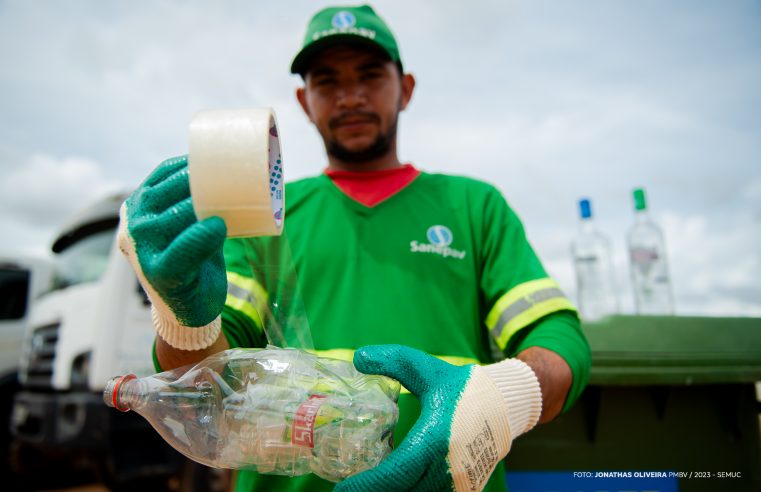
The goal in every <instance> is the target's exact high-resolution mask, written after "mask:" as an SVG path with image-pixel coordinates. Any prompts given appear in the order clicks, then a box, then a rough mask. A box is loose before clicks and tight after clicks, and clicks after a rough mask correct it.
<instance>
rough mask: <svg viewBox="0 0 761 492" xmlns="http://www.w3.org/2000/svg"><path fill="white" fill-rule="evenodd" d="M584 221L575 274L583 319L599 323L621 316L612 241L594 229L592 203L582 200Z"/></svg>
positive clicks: (574, 249) (575, 249) (576, 244)
mask: <svg viewBox="0 0 761 492" xmlns="http://www.w3.org/2000/svg"><path fill="white" fill-rule="evenodd" d="M579 213H580V218H581V221H580V222H579V230H578V233H577V235H576V237H575V239H574V241H573V244H572V246H571V251H572V253H573V263H574V268H575V271H576V293H577V300H578V304H579V312H580V314H581V318H582V319H583V320H585V321H597V320H599V319H601V318H604V317H605V316H608V315H610V314H615V313H617V312H618V295H617V289H616V285H615V277H614V274H613V259H612V250H611V245H610V241H609V240H608V238H607V237H606V236H605V235H604V234H602V233H601V232H600V231H599V230H597V228H596V227H595V224H594V220H593V219H592V203H591V201H590V200H589V199H588V198H583V199H581V200H579Z"/></svg>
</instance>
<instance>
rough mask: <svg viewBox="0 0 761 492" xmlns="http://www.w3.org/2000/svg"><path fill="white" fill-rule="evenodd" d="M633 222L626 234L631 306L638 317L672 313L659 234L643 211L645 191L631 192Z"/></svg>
mask: <svg viewBox="0 0 761 492" xmlns="http://www.w3.org/2000/svg"><path fill="white" fill-rule="evenodd" d="M632 195H633V198H634V209H635V213H636V216H635V221H634V224H633V225H632V226H631V228H630V229H629V232H628V234H627V245H628V249H629V262H630V265H631V276H632V288H633V290H634V304H635V308H636V311H637V313H638V314H665V315H670V314H673V313H674V300H673V295H672V292H671V278H670V276H669V269H668V262H667V260H666V242H665V240H664V238H663V232H661V229H660V227H658V225H657V224H655V222H653V221H652V219H651V218H650V215H649V214H648V212H647V202H646V200H645V190H644V189H642V188H637V189H635V190H634V192H633V194H632Z"/></svg>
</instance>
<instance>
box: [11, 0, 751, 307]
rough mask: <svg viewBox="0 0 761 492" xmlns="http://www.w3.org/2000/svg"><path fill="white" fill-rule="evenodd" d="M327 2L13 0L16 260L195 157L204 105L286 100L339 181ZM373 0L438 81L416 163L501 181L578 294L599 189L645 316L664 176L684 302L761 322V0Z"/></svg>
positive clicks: (305, 144) (288, 120)
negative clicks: (324, 68) (634, 233)
mask: <svg viewBox="0 0 761 492" xmlns="http://www.w3.org/2000/svg"><path fill="white" fill-rule="evenodd" d="M326 3H327V2H315V1H310V2H308V1H289V2H245V1H220V2H213V3H212V2H201V1H184V2H180V1H133V2H119V3H117V2H110V3H106V2H95V1H69V2H54V1H36V2H23V1H18V0H17V1H8V0H5V1H0V94H2V96H0V97H1V98H2V99H0V101H2V111H0V233H1V236H0V237H2V239H1V240H0V254H6V255H7V254H17V253H21V252H23V253H24V254H42V253H43V252H44V251H45V248H46V247H47V245H48V243H49V242H50V240H51V239H52V237H53V235H54V233H55V229H56V227H57V226H58V225H60V223H61V222H62V221H63V220H65V218H66V217H68V216H69V215H70V214H71V213H72V212H74V211H75V210H76V209H78V208H80V207H82V206H84V205H85V204H86V203H87V202H88V201H89V200H92V199H93V198H96V197H98V196H100V195H101V194H102V193H104V192H106V191H108V190H113V189H120V188H133V187H134V186H136V185H137V184H138V183H139V181H140V180H141V179H142V178H143V177H144V176H145V175H146V174H147V173H148V172H149V171H150V170H151V169H152V168H153V167H154V166H155V165H157V164H158V163H159V162H160V161H161V160H163V159H164V158H166V157H169V156H173V155H177V154H182V153H185V152H186V149H187V125H188V123H189V121H190V118H191V117H192V115H193V114H194V113H195V112H196V111H198V110H201V109H212V108H238V107H250V106H271V107H273V108H274V109H275V111H276V112H277V116H278V123H279V126H280V130H281V135H282V139H283V152H284V158H285V164H286V176H287V177H288V178H289V179H295V178H298V177H301V176H306V175H310V174H314V173H317V172H320V170H321V169H322V168H323V167H324V165H325V157H324V154H323V151H322V144H321V142H320V140H319V138H318V137H317V135H316V133H315V131H314V130H313V129H312V128H311V127H310V126H309V123H308V121H307V120H306V118H305V117H304V116H303V115H302V114H301V112H300V109H299V108H298V106H297V104H296V102H295V99H294V96H293V92H294V90H295V88H296V87H297V86H298V84H299V79H298V78H297V77H293V76H290V75H289V74H288V67H289V64H290V61H291V58H292V56H293V54H295V52H296V50H297V49H298V46H299V43H300V41H301V37H302V35H303V29H304V26H305V24H306V22H307V20H308V18H309V17H310V15H311V14H312V13H313V12H314V11H315V10H316V9H317V8H318V7H319V6H320V5H322V4H326ZM373 5H374V6H375V7H376V9H377V10H378V11H379V13H380V14H381V15H382V16H383V17H384V18H385V19H386V20H387V21H388V23H389V24H390V25H391V27H392V29H393V31H394V32H395V34H396V36H397V38H398V40H399V43H400V45H401V50H402V56H403V58H404V62H405V65H406V68H407V69H409V70H410V71H411V72H413V73H414V74H415V75H416V77H417V81H418V86H417V92H416V94H415V97H414V99H413V102H412V104H411V105H410V107H409V108H408V110H407V111H406V112H405V114H404V115H403V116H402V119H401V123H400V154H401V158H402V159H404V160H406V161H410V162H413V163H414V164H415V165H416V166H418V167H420V168H421V169H424V170H427V171H432V172H448V173H456V174H465V175H469V176H472V177H476V178H481V179H484V180H486V181H489V182H491V183H493V184H495V185H497V186H498V187H499V188H500V189H501V190H502V191H503V192H504V193H505V195H506V197H507V199H508V201H509V202H510V203H511V205H512V206H513V207H514V208H515V209H516V210H517V212H518V213H519V214H520V215H521V217H522V218H523V220H524V222H525V225H526V228H527V230H528V234H529V237H530V239H531V240H532V243H533V244H534V246H535V248H536V249H537V251H538V252H539V253H540V256H541V257H542V259H543V260H544V262H545V265H546V267H547V268H548V270H549V271H550V272H551V273H552V274H553V275H555V276H556V277H557V278H558V280H559V281H560V282H561V285H563V287H564V288H565V289H566V290H567V291H568V292H569V293H570V294H571V295H573V294H574V291H575V286H574V275H573V270H572V264H571V258H570V253H569V244H570V241H571V239H572V237H573V235H574V233H575V230H576V227H577V213H576V201H577V200H578V198H580V197H589V198H591V199H592V201H593V206H594V209H595V213H596V220H597V222H598V225H599V228H600V229H601V230H602V231H603V232H605V233H606V234H607V235H608V236H609V237H610V238H611V240H612V241H613V245H614V249H615V256H616V258H615V260H616V267H617V272H618V277H619V278H618V280H619V285H620V291H621V292H620V294H621V301H622V304H623V307H624V309H625V310H631V304H632V303H631V294H630V289H629V287H628V266H627V263H626V256H625V252H624V239H623V238H624V235H625V231H626V228H627V227H628V225H629V224H630V223H631V221H632V218H633V214H632V210H631V198H630V193H631V189H632V188H634V187H636V186H645V187H646V188H647V190H648V195H649V199H650V204H651V208H652V213H653V216H654V217H655V219H656V220H657V221H658V222H659V223H660V224H661V226H662V227H663V229H664V231H665V234H666V239H667V242H668V248H669V255H670V258H669V259H670V264H671V271H672V276H673V282H674V290H675V294H676V300H677V312H679V313H681V314H710V315H761V248H759V246H758V245H759V244H761V138H760V137H761V111H759V109H761V91H759V90H758V87H761V4H759V3H758V2H751V1H739V0H737V1H735V0H733V1H730V2H708V1H655V0H651V1H637V2H625V1H581V0H577V1H571V0H567V1H507V2H504V1H503V2H496V1H495V2H470V3H467V2H455V1H439V2H435V1H415V2H404V1H379V2H375V3H374V4H373Z"/></svg>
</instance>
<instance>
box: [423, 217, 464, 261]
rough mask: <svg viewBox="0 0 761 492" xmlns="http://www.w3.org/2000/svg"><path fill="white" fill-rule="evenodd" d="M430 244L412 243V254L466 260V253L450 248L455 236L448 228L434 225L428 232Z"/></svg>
mask: <svg viewBox="0 0 761 492" xmlns="http://www.w3.org/2000/svg"><path fill="white" fill-rule="evenodd" d="M425 235H426V237H427V238H428V243H420V242H418V241H410V252H412V253H431V254H435V255H440V256H443V257H444V258H455V259H458V260H462V259H463V258H465V251H460V250H457V249H454V248H450V247H449V245H450V244H452V240H453V239H454V236H453V235H452V231H450V230H449V228H448V227H447V226H443V225H433V226H431V227H429V228H428V231H426V234H425Z"/></svg>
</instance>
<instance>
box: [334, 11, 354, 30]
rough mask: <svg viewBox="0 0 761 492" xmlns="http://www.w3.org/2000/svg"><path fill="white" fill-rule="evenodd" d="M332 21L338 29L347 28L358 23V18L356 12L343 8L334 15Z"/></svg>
mask: <svg viewBox="0 0 761 492" xmlns="http://www.w3.org/2000/svg"><path fill="white" fill-rule="evenodd" d="M330 23H331V24H333V27H335V28H336V29H346V28H347V27H352V26H354V25H355V24H356V23H357V18H356V17H354V14H352V13H351V12H348V11H346V10H342V11H340V12H338V13H336V15H334V16H333V19H332V20H331V21H330Z"/></svg>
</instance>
